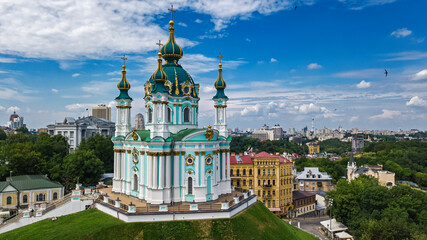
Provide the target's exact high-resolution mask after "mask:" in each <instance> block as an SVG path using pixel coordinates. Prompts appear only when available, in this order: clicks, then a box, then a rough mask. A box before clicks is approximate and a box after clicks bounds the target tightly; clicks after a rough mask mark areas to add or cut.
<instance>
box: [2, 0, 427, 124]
mask: <svg viewBox="0 0 427 240" xmlns="http://www.w3.org/2000/svg"><path fill="white" fill-rule="evenodd" d="M171 3H172V4H173V6H174V9H175V10H176V11H177V12H176V13H174V16H173V17H174V21H175V36H176V37H177V43H178V44H179V45H180V46H181V47H182V48H183V51H184V56H183V58H182V59H181V60H180V61H179V62H180V64H181V65H182V66H183V68H184V69H186V70H187V71H188V72H189V74H190V75H191V76H192V78H193V79H194V81H195V82H196V83H199V84H200V88H201V89H200V90H201V93H200V102H199V126H200V127H202V126H207V125H209V124H210V125H213V122H214V111H213V109H214V108H213V101H212V100H211V99H212V97H213V96H214V95H215V89H214V87H213V84H214V82H215V80H216V78H217V76H218V71H217V70H218V61H219V60H218V58H217V56H218V55H219V53H221V55H223V56H224V57H223V59H222V60H223V69H224V71H223V77H224V79H225V81H226V82H227V89H226V90H225V92H226V94H227V96H228V97H229V99H230V100H229V102H228V108H227V114H228V126H229V127H231V128H233V129H234V128H239V129H245V130H246V129H247V128H252V129H253V128H259V127H261V126H262V125H263V124H267V125H270V126H274V125H275V124H280V125H281V126H282V127H283V128H284V130H287V129H288V128H289V127H295V128H297V129H301V128H303V127H304V126H308V127H309V128H310V127H311V120H312V117H314V119H315V121H314V124H315V128H323V127H327V128H330V129H334V128H337V127H338V126H340V125H341V126H343V127H344V128H345V129H351V128H359V129H378V130H381V129H390V130H398V129H413V128H416V129H420V130H427V40H426V39H425V38H426V37H427V28H426V27H425V24H426V22H427V16H426V15H425V10H426V9H427V1H425V0H299V1H292V0H265V1H259V0H258V1H256V0H234V1H229V0H216V1H207V0H191V1H190V0H179V1H172V2H171V1H135V0H128V1H100V0H99V1H97V0H93V1H86V0H76V1H66V0H63V1H49V0H45V1H30V0H20V1H1V4H0V33H1V34H0V125H5V124H6V123H7V121H8V120H9V116H10V114H11V113H13V111H16V112H17V113H18V114H19V115H20V116H23V117H24V122H25V123H26V124H27V127H28V128H41V127H46V125H48V124H52V123H54V122H61V121H63V120H64V118H65V117H78V116H86V115H87V114H88V113H87V112H86V108H89V109H90V108H91V107H93V106H97V105H98V104H107V105H109V106H112V107H113V108H112V109H113V111H112V115H113V116H112V118H113V120H115V114H116V110H115V107H114V104H115V102H114V98H115V97H116V96H118V93H119V90H118V89H117V87H116V84H117V82H118V81H119V80H120V77H121V65H122V64H123V62H122V60H121V59H120V58H121V56H122V55H123V54H126V56H127V58H128V60H127V62H126V65H127V69H126V70H127V79H128V81H129V82H130V84H131V86H132V88H131V89H130V91H129V94H130V96H131V97H132V98H133V99H134V101H133V103H132V115H133V116H135V115H136V114H137V113H143V114H144V115H145V111H144V100H143V97H144V83H145V82H146V81H147V80H148V78H149V77H150V75H151V74H152V73H153V72H154V71H155V70H156V64H157V62H156V59H157V51H158V47H157V45H156V44H155V43H156V42H158V40H161V41H162V42H163V43H165V42H167V39H168V28H169V25H168V22H169V20H170V12H169V11H168V8H170V4H171ZM295 7H296V8H295ZM385 69H387V71H388V75H387V76H385V71H384V70H385ZM132 121H133V118H132Z"/></svg>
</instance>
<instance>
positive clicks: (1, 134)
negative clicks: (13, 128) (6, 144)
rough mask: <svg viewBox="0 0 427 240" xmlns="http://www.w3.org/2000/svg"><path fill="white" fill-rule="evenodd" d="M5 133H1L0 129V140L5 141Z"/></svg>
mask: <svg viewBox="0 0 427 240" xmlns="http://www.w3.org/2000/svg"><path fill="white" fill-rule="evenodd" d="M6 137H7V135H6V133H5V132H4V131H3V129H0V140H6Z"/></svg>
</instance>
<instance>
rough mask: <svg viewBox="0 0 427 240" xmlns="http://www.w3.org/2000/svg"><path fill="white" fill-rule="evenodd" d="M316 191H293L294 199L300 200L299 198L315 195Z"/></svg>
mask: <svg viewBox="0 0 427 240" xmlns="http://www.w3.org/2000/svg"><path fill="white" fill-rule="evenodd" d="M315 195H316V194H315V193H312V192H306V191H299V190H296V191H293V192H292V200H298V199H303V198H308V197H312V196H315Z"/></svg>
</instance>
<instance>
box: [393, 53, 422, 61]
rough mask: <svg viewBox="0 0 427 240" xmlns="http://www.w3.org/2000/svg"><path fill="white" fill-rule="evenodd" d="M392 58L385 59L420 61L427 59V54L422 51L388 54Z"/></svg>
mask: <svg viewBox="0 0 427 240" xmlns="http://www.w3.org/2000/svg"><path fill="white" fill-rule="evenodd" d="M388 56H390V57H391V58H387V59H385V61H407V60H419V59H424V58H427V52H420V51H406V52H398V53H390V54H388Z"/></svg>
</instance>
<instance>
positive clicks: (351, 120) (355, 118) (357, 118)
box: [349, 116, 359, 122]
mask: <svg viewBox="0 0 427 240" xmlns="http://www.w3.org/2000/svg"><path fill="white" fill-rule="evenodd" d="M357 120H359V116H352V117H351V118H350V120H349V121H350V122H355V121H357Z"/></svg>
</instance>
